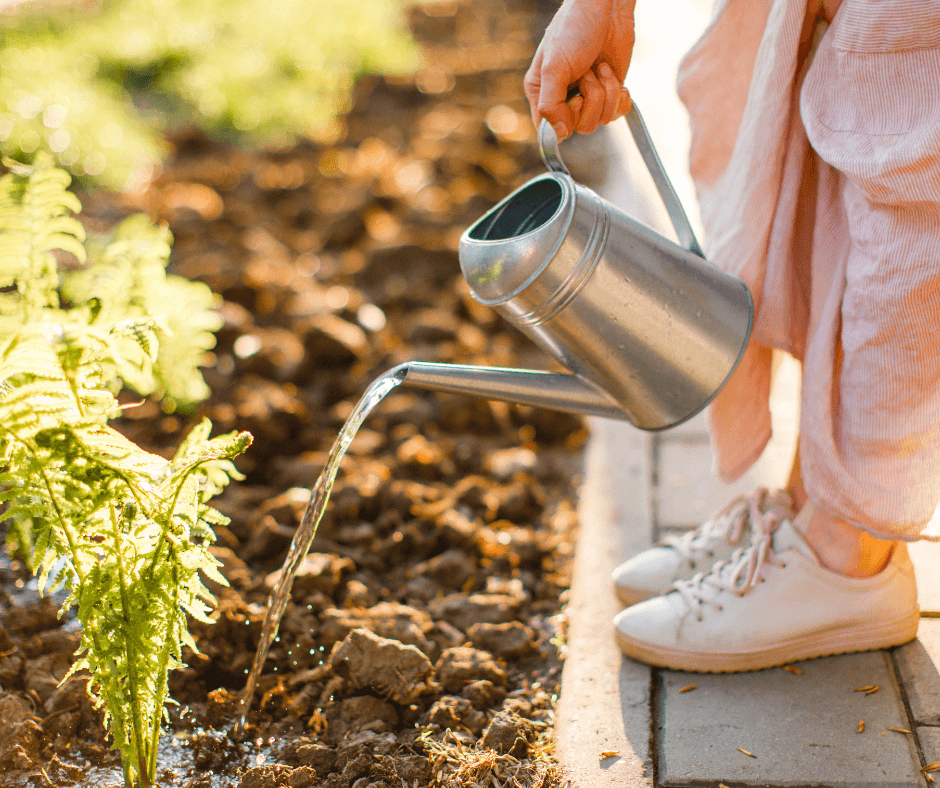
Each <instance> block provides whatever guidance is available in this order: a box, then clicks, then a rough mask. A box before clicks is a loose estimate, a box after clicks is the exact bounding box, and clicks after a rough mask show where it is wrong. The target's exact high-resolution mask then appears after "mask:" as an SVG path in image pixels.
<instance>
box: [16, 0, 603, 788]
mask: <svg viewBox="0 0 940 788" xmlns="http://www.w3.org/2000/svg"><path fill="white" fill-rule="evenodd" d="M538 11H539V10H538V9H537V8H535V7H534V6H531V5H529V4H527V3H525V2H522V3H508V2H507V3H503V2H501V0H474V1H473V2H472V3H470V2H464V1H463V0H461V2H453V1H452V0H441V1H440V2H434V3H426V4H424V5H419V6H416V7H415V8H413V9H412V10H411V11H410V12H409V18H410V22H411V25H412V29H413V30H414V33H415V36H416V38H417V39H418V41H419V42H421V44H422V46H423V49H424V52H425V57H426V64H425V66H424V67H423V68H422V69H421V71H420V72H419V73H418V74H417V75H416V76H413V77H407V78H403V77H402V78H396V77H389V76H386V77H365V78H362V79H360V80H359V81H358V82H357V84H356V87H355V90H354V97H353V105H352V108H351V110H350V112H349V114H348V116H347V117H346V118H345V120H344V122H343V124H342V129H341V130H339V131H338V133H337V141H336V142H335V143H333V144H314V143H303V144H300V145H297V146H295V147H293V148H290V149H285V150H277V151H260V152H258V151H256V152H251V151H245V150H241V149H238V148H234V147H227V146H224V145H221V144H219V143H215V142H212V141H210V140H208V139H206V138H204V137H203V136H201V135H200V134H198V133H195V132H191V131H181V132H177V133H176V134H175V136H174V139H173V143H174V146H175V153H174V155H173V157H172V159H171V161H170V162H169V163H168V165H167V166H166V168H165V170H164V172H162V173H161V174H160V175H159V176H158V177H157V178H156V179H155V181H154V182H153V184H152V186H151V187H150V188H149V189H148V190H147V191H146V193H144V194H141V195H137V196H127V195H124V196H121V195H108V194H86V195H83V203H84V205H85V210H86V214H87V221H88V223H89V226H90V229H92V230H99V231H104V230H107V228H108V227H110V226H112V225H113V224H114V222H116V221H117V220H118V219H119V218H121V217H122V216H124V215H126V214H127V213H129V212H131V211H135V210H146V211H148V212H150V213H151V214H152V215H154V216H155V217H157V218H159V219H161V220H164V221H166V222H167V223H168V224H169V226H170V228H171V229H172V231H173V233H174V236H175V245H174V253H173V269H174V270H175V271H176V272H177V273H180V274H183V275H185V276H188V277H191V278H195V279H199V280H202V281H204V282H207V283H208V284H209V285H210V286H211V287H212V288H213V289H214V290H215V291H216V292H217V293H219V294H220V295H221V297H222V299H224V300H223V302H222V304H221V312H222V315H223V317H224V320H225V325H224V327H223V328H222V330H221V331H220V332H219V334H218V345H217V347H216V348H215V351H214V353H213V354H212V355H211V358H210V359H209V366H208V367H207V368H206V370H205V374H206V379H207V381H208V383H209V385H210V386H211V388H212V391H213V394H212V396H211V399H210V400H209V401H208V402H207V403H205V404H204V405H203V406H202V407H201V408H200V413H199V414H190V415H180V414H168V413H165V412H162V411H161V410H160V408H159V406H158V405H156V404H155V403H152V402H146V403H144V404H143V405H141V406H140V407H137V408H133V409H130V410H128V412H127V416H126V418H124V419H123V420H122V422H121V423H119V424H118V427H119V428H120V429H122V430H123V431H124V432H125V433H126V434H127V435H128V436H129V437H131V438H132V439H133V440H135V441H138V442H139V443H141V444H142V445H144V446H146V447H148V448H150V449H151V450H153V451H157V452H159V453H162V454H164V455H169V454H170V453H171V452H172V450H173V448H174V447H175V446H176V445H177V443H178V442H179V440H180V438H181V436H182V435H183V434H184V433H185V431H186V430H187V429H188V427H189V426H190V425H191V424H192V423H193V422H194V421H195V419H197V418H198V417H199V416H200V415H206V416H208V417H209V418H211V419H212V421H213V422H214V424H215V426H216V430H217V431H228V430H232V429H240V430H249V431H250V432H251V433H252V434H253V435H254V438H255V442H254V444H253V445H252V447H251V449H250V451H249V452H248V454H247V455H245V456H244V457H242V458H240V460H239V462H238V464H239V467H240V468H241V469H242V470H243V471H244V472H245V473H246V475H247V478H246V480H245V481H244V482H242V483H239V484H237V485H233V486H232V487H231V488H230V489H229V490H227V491H226V493H225V494H224V495H223V496H222V497H221V498H220V499H218V501H217V506H218V508H219V509H221V510H222V511H223V512H224V513H225V514H227V515H228V516H229V517H230V518H231V524H230V525H229V526H228V527H227V528H219V529H218V541H217V544H216V546H215V547H214V548H213V551H214V553H215V555H216V557H217V558H218V559H219V560H220V561H221V562H222V565H223V573H224V574H225V575H226V577H227V578H228V580H229V582H230V587H229V588H222V587H218V586H216V587H215V588H213V591H214V592H215V593H216V594H217V596H218V610H217V611H216V613H215V616H214V618H215V619H216V622H215V624H214V625H213V626H205V625H201V624H194V627H193V631H194V634H195V637H196V640H197V642H198V646H199V650H200V652H201V653H199V654H192V653H188V654H187V655H186V662H187V663H188V666H187V667H186V668H185V669H184V670H181V671H178V672H176V673H174V674H172V676H171V694H172V697H173V698H175V699H176V701H178V703H179V704H180V705H179V706H177V707H173V709H172V710H171V718H172V724H171V725H170V726H169V727H168V729H167V735H166V737H165V740H164V743H163V746H162V750H161V760H160V768H159V775H158V777H159V782H160V784H161V785H164V786H188V787H189V788H201V787H204V786H239V787H240V788H262V787H265V788H267V787H271V788H273V787H274V786H291V788H304V787H305V786H326V787H327V788H400V786H408V787H409V788H413V787H415V786H437V785H448V786H451V785H453V786H460V785H473V784H479V785H496V786H502V785H520V786H536V785H541V786H551V785H554V784H556V781H557V778H556V776H555V774H554V762H553V759H552V755H551V727H552V722H553V708H554V703H555V699H556V695H557V692H558V687H559V680H560V671H561V664H562V658H563V640H564V626H563V623H564V614H563V604H564V593H565V589H566V588H567V585H568V580H569V578H568V564H569V559H570V557H571V553H572V550H573V534H574V530H575V528H576V517H575V500H574V496H575V491H576V488H577V484H578V481H579V477H578V474H579V469H580V462H581V448H582V446H583V444H584V442H585V440H586V438H587V432H586V430H585V428H584V425H583V423H582V422H581V421H580V420H578V419H576V418H574V417H571V416H567V415H563V414H558V413H551V412H546V411H541V410H536V409H532V408H524V407H517V406H512V405H506V404H501V403H491V402H486V401H482V400H473V399H468V398H465V397H459V396H455V395H440V394H431V393H427V392H419V391H414V390H402V389H398V390H396V392H394V393H393V394H392V395H391V396H390V397H389V398H388V399H386V400H385V402H383V403H382V404H381V405H380V406H379V408H377V410H376V411H375V412H374V413H373V414H372V415H371V416H370V418H369V420H368V421H367V422H366V424H365V426H364V427H363V429H362V430H361V431H360V433H359V435H358V437H357V438H356V440H355V441H354V443H353V444H352V447H351V450H350V453H349V454H348V455H347V457H346V458H345V460H344V462H343V465H342V467H341V470H340V475H339V478H338V481H337V483H336V486H335V488H334V492H333V499H332V502H331V504H330V506H329V508H328V509H327V512H326V515H325V517H324V519H323V522H322V524H321V526H320V529H319V533H318V534H317V537H316V539H315V540H314V542H313V546H312V547H311V551H310V555H309V556H308V558H307V559H306V560H305V562H304V565H303V566H302V568H301V571H300V573H299V575H298V577H297V579H296V581H295V583H294V587H293V593H292V601H291V603H290V605H289V606H288V609H287V612H286V614H285V616H284V619H283V621H282V624H281V629H280V636H279V638H278V641H277V642H276V644H275V646H274V648H273V649H272V652H271V654H270V656H269V658H268V661H267V666H266V669H265V672H264V675H263V676H262V678H261V683H260V686H259V691H258V693H257V695H256V698H257V700H256V702H255V705H254V708H253V709H252V711H251V713H250V714H249V717H248V727H247V731H246V735H245V736H244V737H243V738H240V739H239V738H238V737H236V736H234V735H233V733H232V728H233V724H234V722H235V714H236V710H237V703H236V701H237V693H238V692H239V691H240V690H241V689H242V688H243V687H244V682H245V677H246V674H247V671H248V669H249V667H250V665H251V661H252V658H253V655H254V652H255V647H256V645H257V639H258V635H259V632H260V628H261V621H262V618H263V614H264V607H265V603H266V600H267V596H268V593H269V591H270V589H271V588H272V586H273V584H274V582H275V580H276V572H277V570H278V568H279V566H280V565H281V562H282V561H283V559H284V556H285V554H286V551H287V548H288V545H289V543H290V540H291V538H292V536H293V533H294V530H295V528H296V527H297V525H298V523H299V519H300V516H301V514H302V511H303V508H304V506H305V504H306V502H307V498H308V493H309V488H310V487H311V486H312V485H313V483H314V482H315V480H316V478H317V476H318V474H319V472H320V470H321V469H322V467H323V464H324V462H325V459H326V453H327V451H328V449H329V447H330V444H331V443H332V441H333V439H334V438H335V436H336V433H337V431H338V430H339V428H340V426H341V425H342V423H343V421H344V420H345V418H346V417H347V416H348V415H349V413H350V411H351V409H352V407H353V405H354V404H355V402H356V400H357V399H358V397H359V396H360V395H361V394H362V392H363V391H364V390H365V388H366V387H367V385H368V384H369V382H371V381H372V380H373V379H374V378H375V377H376V376H378V375H379V374H380V373H381V372H383V371H385V370H387V369H389V368H391V367H393V366H395V365H396V364H399V363H401V362H405V361H409V360H423V361H444V362H459V363H472V364H491V365H509V366H522V365H535V366H542V367H543V368H544V367H545V366H546V364H547V361H546V359H545V358H544V357H542V356H541V355H540V354H538V353H537V352H536V351H535V350H534V349H533V348H532V346H531V345H530V344H529V343H528V342H527V341H526V340H525V339H524V338H523V337H521V335H519V334H517V333H516V332H515V331H514V330H513V329H510V328H508V327H507V326H506V325H505V324H504V323H503V322H501V320H500V319H499V318H498V317H497V316H496V315H495V313H493V312H491V311H490V310H488V309H487V308H485V307H482V306H480V305H479V304H477V303H476V302H475V301H474V300H473V299H472V298H471V297H470V294H469V291H468V288H467V286H466V284H465V283H464V282H463V279H462V277H461V276H460V272H459V267H458V261H457V243H458V239H459V236H460V234H461V233H462V232H463V230H464V229H465V228H466V227H467V226H469V225H470V224H471V223H472V222H473V221H475V220H476V219H477V218H479V216H480V215H481V214H482V213H483V212H484V211H485V210H486V209H487V208H488V207H489V206H490V205H492V204H493V203H494V202H495V201H497V200H499V199H501V198H502V197H504V196H505V195H506V194H508V193H509V192H510V191H511V190H512V189H513V188H515V187H516V186H518V185H519V184H521V183H523V182H524V181H526V180H527V179H528V178H529V177H531V176H532V175H534V174H535V173H537V172H539V171H541V169H542V167H541V163H540V161H539V160H538V156H537V153H536V150H535V145H534V133H533V130H532V127H531V123H530V121H529V118H528V114H527V106H526V104H525V101H524V97H523V94H522V85H521V80H522V74H523V72H524V70H525V67H526V65H527V63H528V60H529V59H530V57H531V53H532V51H533V50H534V46H535V43H536V35H537V30H538ZM128 399H129V400H130V399H131V398H128ZM56 609H57V608H56V600H55V599H40V598H39V597H38V596H37V595H36V594H35V591H34V590H33V586H32V585H31V581H30V578H29V576H28V573H27V572H26V571H25V570H24V568H23V567H22V565H21V564H20V563H18V562H17V561H15V560H13V561H11V560H5V561H4V562H3V563H2V564H0V731H3V733H4V735H3V736H2V737H0V785H2V786H6V785H11V786H12V785H46V786H47V785H55V786H68V785H118V784H120V782H121V777H120V769H119V766H118V761H117V757H116V755H115V754H114V753H113V752H112V751H110V750H109V746H108V742H107V741H106V739H105V737H104V735H103V734H102V732H101V726H100V714H99V712H98V711H96V710H95V709H94V708H92V706H91V704H90V702H89V701H88V699H87V697H86V696H85V694H84V689H83V686H82V683H81V681H79V680H72V681H70V682H69V683H67V684H65V685H64V686H57V685H58V681H59V679H60V678H61V677H62V676H63V675H64V674H65V672H66V670H67V669H68V666H69V664H70V661H71V654H72V652H73V651H74V649H75V647H76V646H77V643H78V634H77V632H76V629H75V624H74V623H73V622H69V621H68V620H64V621H63V620H59V619H58V618H57V617H56Z"/></svg>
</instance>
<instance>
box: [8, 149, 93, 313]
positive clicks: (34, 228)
mask: <svg viewBox="0 0 940 788" xmlns="http://www.w3.org/2000/svg"><path fill="white" fill-rule="evenodd" d="M70 180H71V179H70V177H69V175H68V173H66V172H65V171H63V170H60V169H57V168H56V167H55V166H54V165H53V163H52V159H51V157H50V156H48V154H40V155H37V156H36V161H35V163H34V164H33V166H32V167H29V168H24V167H17V168H16V169H15V170H13V171H11V172H9V173H7V174H6V175H4V176H3V177H2V178H0V288H4V287H11V286H13V285H15V286H16V288H17V292H18V293H19V295H20V297H21V298H22V299H23V301H24V303H25V306H26V309H27V311H28V312H30V313H31V312H33V311H35V310H37V309H42V308H44V307H56V306H58V286H59V275H58V267H57V264H56V261H55V258H54V257H53V256H52V254H50V253H51V252H52V251H56V250H58V251H63V252H68V253H70V254H73V255H75V257H77V258H78V260H79V261H80V262H84V260H85V246H84V243H83V242H84V240H85V230H84V228H83V227H82V225H81V223H80V222H78V220H76V219H75V218H73V217H72V216H70V215H69V212H70V211H75V212H78V211H80V210H81V203H80V202H79V201H78V198H77V197H76V196H75V195H74V194H72V193H71V192H69V191H68V186H69V183H70Z"/></svg>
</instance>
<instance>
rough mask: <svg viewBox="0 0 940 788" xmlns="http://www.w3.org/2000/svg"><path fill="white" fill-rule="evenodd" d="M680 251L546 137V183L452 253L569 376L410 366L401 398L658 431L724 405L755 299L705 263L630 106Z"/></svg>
mask: <svg viewBox="0 0 940 788" xmlns="http://www.w3.org/2000/svg"><path fill="white" fill-rule="evenodd" d="M625 117H626V121H627V125H628V126H629V128H630V131H631V133H632V135H633V139H634V142H635V143H636V145H637V148H638V149H639V151H640V154H641V155H642V157H643V161H644V162H645V164H646V167H647V169H648V170H649V172H650V174H651V175H652V176H653V181H654V182H655V184H656V188H657V191H658V192H659V195H660V197H661V198H662V200H663V202H664V203H665V205H666V209H667V211H668V213H669V217H670V219H671V220H672V224H673V227H674V228H675V230H676V234H677V235H678V237H679V239H680V241H681V242H682V246H679V245H678V244H676V243H674V242H672V241H670V240H668V239H666V238H664V237H662V236H661V235H659V234H658V233H656V232H654V231H653V230H650V229H649V228H648V227H644V226H643V225H641V224H639V223H637V222H636V221H634V220H633V219H631V218H630V217H629V216H627V215H626V214H625V213H623V212H622V211H621V210H619V209H618V208H616V207H615V206H613V205H611V204H610V203H608V202H606V201H605V200H603V199H602V198H601V197H599V196H598V195H597V194H595V193H594V192H593V191H591V190H590V189H587V188H585V187H584V186H581V185H579V184H577V183H575V181H574V180H573V179H572V178H571V175H570V173H569V172H568V170H567V168H566V167H565V165H564V162H563V161H562V159H561V155H560V153H559V151H558V139H557V137H556V136H555V132H554V130H553V129H552V127H551V125H550V124H549V123H548V122H547V121H545V120H543V121H542V123H541V126H540V127H539V134H538V140H539V151H540V153H541V155H542V160H543V161H544V162H545V166H546V167H547V168H548V170H549V172H547V173H545V174H544V175H540V176H538V177H536V178H533V179H532V180H530V181H529V182H528V183H526V184H525V185H523V186H521V187H520V188H519V189H517V190H516V191H514V192H513V193H512V194H510V195H509V196H508V197H506V199H504V200H503V201H502V202H500V203H499V204H498V205H496V206H495V207H494V208H492V209H491V210H490V211H488V212H487V213H486V214H484V215H483V216H482V217H481V218H480V219H479V220H478V221H477V222H476V223H475V224H473V225H472V226H471V227H470V228H469V229H468V230H467V231H466V232H464V234H463V236H462V237H461V239H460V253H459V256H460V266H461V269H462V270H463V274H464V276H465V277H466V279H467V281H468V282H469V284H470V287H471V290H472V292H473V296H474V297H475V298H476V299H477V300H478V301H479V302H480V303H482V304H486V305H487V306H491V307H493V308H494V309H496V311H498V312H499V313H500V314H501V315H502V316H503V317H505V318H506V319H507V320H508V321H509V322H510V323H512V324H513V325H514V326H516V327H517V328H519V329H521V330H522V331H523V332H524V333H525V334H527V335H528V336H529V337H530V338H531V339H533V340H534V341H535V343H536V344H537V345H539V346H540V347H541V348H543V349H544V350H545V351H546V352H548V353H549V354H550V355H552V356H553V357H554V358H556V359H557V360H558V361H560V362H561V363H562V364H563V365H564V366H565V367H566V368H567V369H569V370H571V372H572V373H574V374H570V375H566V374H557V373H552V372H539V371H534V370H523V369H502V368H499V367H479V366H467V365H460V364H436V363H425V362H410V363H407V364H402V365H401V366H400V367H398V368H397V371H398V372H399V374H403V375H404V377H403V379H402V381H401V382H402V383H403V384H405V385H409V386H413V387H417V388H424V389H432V390H437V391H449V392H455V393H462V394H472V395H476V396H481V397H485V398H488V399H497V400H505V401H508V402H515V403H517V404H523V405H534V406H538V407H543V408H549V409H554V410H562V411H570V412H574V413H582V414H587V415H594V416H604V417H607V418H614V419H621V420H627V421H629V422H631V423H632V424H634V425H635V426H637V427H639V428H641V429H644V430H662V429H667V428H669V427H673V426H675V425H677V424H680V423H682V422H683V421H685V420H687V419H689V418H691V417H692V416H694V415H695V414H696V413H698V412H699V411H700V410H702V408H704V407H705V406H706V405H707V404H708V403H709V402H710V401H711V399H712V398H713V397H714V396H715V395H716V394H717V393H718V391H719V390H720V389H721V387H722V386H723V385H724V384H725V382H726V381H727V380H728V378H729V377H730V375H731V373H732V372H733V371H734V368H735V367H736V366H737V363H738V361H739V359H740V358H741V355H742V354H743V352H744V348H745V347H746V346H747V342H748V339H749V337H750V334H751V326H752V323H753V314H754V306H753V301H752V300H751V294H750V292H749V291H748V289H747V287H746V286H745V285H744V283H743V282H741V281H740V280H739V279H737V278H735V277H733V276H731V275H729V274H726V273H724V272H722V271H720V270H718V269H717V268H715V267H714V266H712V265H711V264H710V263H708V262H707V261H706V260H705V259H704V257H703V255H702V251H701V248H700V247H699V245H698V241H697V240H696V239H695V235H694V233H693V231H692V228H691V226H690V225H689V220H688V218H687V217H686V215H685V211H684V210H683V208H682V204H681V203H680V202H679V198H678V197H677V196H676V193H675V190H674V189H673V187H672V184H671V183H670V181H669V178H668V176H667V175H666V172H665V170H664V169H663V165H662V162H661V161H660V159H659V156H658V154H657V153H656V149H655V148H654V146H653V143H652V141H651V140H650V137H649V132H648V131H647V129H646V125H645V124H644V122H643V119H642V117H641V115H640V113H639V110H637V107H636V104H634V105H633V107H632V108H631V110H630V112H629V113H628V114H627V115H626V116H625Z"/></svg>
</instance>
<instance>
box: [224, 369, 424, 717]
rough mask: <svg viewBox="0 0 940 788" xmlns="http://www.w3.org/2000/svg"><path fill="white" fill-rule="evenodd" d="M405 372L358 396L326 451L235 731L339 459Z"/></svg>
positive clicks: (268, 615) (393, 374) (273, 603)
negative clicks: (328, 451) (327, 451)
mask: <svg viewBox="0 0 940 788" xmlns="http://www.w3.org/2000/svg"><path fill="white" fill-rule="evenodd" d="M406 373H407V369H401V368H396V369H393V370H391V371H389V372H386V373H385V374H384V375H381V376H380V377H378V378H376V379H375V380H374V381H373V382H372V384H371V385H370V386H369V388H368V389H366V393H365V394H363V395H362V399H361V400H359V403H358V404H357V405H356V407H355V408H354V409H353V412H352V414H351V415H350V417H349V418H348V419H347V420H346V423H345V424H344V425H343V428H342V429H341V430H340V432H339V435H338V436H337V437H336V440H335V441H334V443H333V448H332V449H330V456H329V457H328V458H327V461H326V466H325V467H324V468H323V472H322V473H321V474H320V478H319V479H317V483H316V484H315V485H314V486H313V489H312V490H311V491H310V500H309V501H308V502H307V508H306V509H304V516H303V518H302V519H301V521H300V525H299V526H298V527H297V532H296V533H295V534H294V539H293V541H292V542H291V546H290V550H289V551H288V553H287V558H286V559H285V560H284V566H283V567H282V568H281V576H280V578H278V581H277V583H276V585H275V586H274V589H273V590H272V591H271V596H270V597H269V598H268V609H267V612H266V613H265V617H264V626H263V627H262V629H261V640H260V642H259V643H258V650H257V651H256V652H255V660H254V663H253V664H252V666H251V672H250V673H249V674H248V683H247V684H246V685H245V691H244V693H243V694H242V698H241V715H240V717H239V720H238V725H237V726H236V730H237V731H241V730H243V729H244V727H245V718H246V717H247V716H248V710H249V708H251V700H252V697H253V696H254V694H255V687H256V686H257V684H258V678H259V677H260V675H261V669H262V668H263V667H264V661H265V659H266V658H267V656H268V650H269V649H270V648H271V643H272V642H274V638H275V637H276V636H277V628H278V625H279V624H280V623H281V617H282V616H283V615H284V609H285V608H286V607H287V600H288V599H289V598H290V589H291V585H292V583H293V582H294V575H296V574H297V569H298V568H299V567H300V563H301V561H303V558H304V556H305V555H306V554H307V550H309V549H310V543H311V542H312V541H313V537H314V536H316V533H317V526H318V525H319V524H320V520H321V519H322V517H323V512H324V510H325V509H326V503H327V501H328V500H329V499H330V492H331V491H332V489H333V482H334V481H335V480H336V472H337V471H338V470H339V463H340V460H342V459H343V455H344V454H346V450H347V449H348V448H349V444H350V443H352V441H353V438H355V437H356V433H357V432H358V431H359V428H360V427H361V426H362V423H363V422H364V421H365V419H366V416H368V415H369V413H370V412H371V411H372V409H373V408H374V407H375V406H376V405H378V404H379V403H380V402H381V401H382V400H383V399H384V398H385V397H386V396H387V395H388V394H389V393H390V392H391V391H392V390H393V389H394V388H395V387H396V386H398V385H399V384H400V383H401V382H402V381H403V380H404V378H405V374H406Z"/></svg>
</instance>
